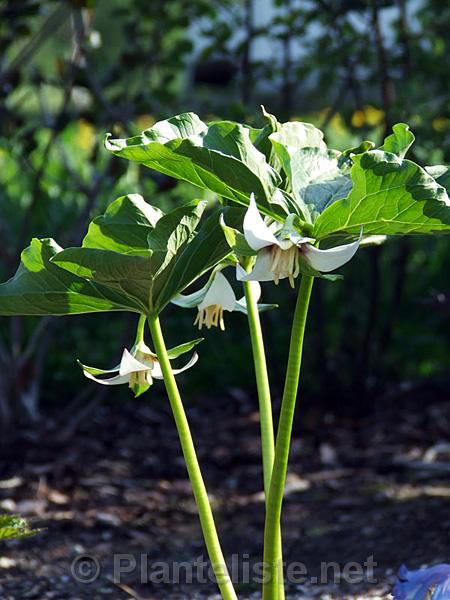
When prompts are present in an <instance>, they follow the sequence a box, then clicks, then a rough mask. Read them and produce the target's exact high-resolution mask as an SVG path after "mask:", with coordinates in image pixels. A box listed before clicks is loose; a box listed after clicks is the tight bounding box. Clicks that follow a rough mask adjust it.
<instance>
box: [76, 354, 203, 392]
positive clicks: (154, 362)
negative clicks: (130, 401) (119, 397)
mask: <svg viewBox="0 0 450 600" xmlns="http://www.w3.org/2000/svg"><path fill="white" fill-rule="evenodd" d="M197 360H198V355H197V353H196V352H194V354H193V355H192V358H191V359H190V360H189V362H188V363H187V364H186V365H185V366H184V367H182V368H181V369H173V374H174V375H177V374H178V373H182V372H183V371H186V369H189V368H190V367H192V366H193V365H194V364H195V363H196V362H197ZM78 362H79V361H78ZM79 365H80V367H81V368H82V369H83V373H84V375H85V376H86V377H87V378H88V379H92V380H93V381H95V382H97V383H100V384H101V385H122V384H126V383H127V384H128V387H130V388H131V389H132V390H133V391H134V392H135V394H136V395H140V394H142V393H143V392H144V391H146V390H147V389H148V388H149V387H150V386H151V385H152V383H153V379H164V377H163V374H162V371H161V366H160V364H159V361H158V359H157V357H156V354H154V353H153V352H152V351H151V350H150V348H149V347H148V346H147V345H146V344H145V343H144V342H138V343H137V344H136V345H135V346H133V348H132V349H131V352H129V351H128V350H127V349H126V348H125V349H124V351H123V354H122V359H121V361H120V364H118V365H117V366H116V367H114V368H112V369H97V368H95V367H88V366H86V365H83V364H82V363H80V362H79ZM109 374H112V375H113V376H112V377H108V378H103V379H102V378H99V377H96V376H97V375H109Z"/></svg>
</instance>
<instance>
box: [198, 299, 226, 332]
mask: <svg viewBox="0 0 450 600" xmlns="http://www.w3.org/2000/svg"><path fill="white" fill-rule="evenodd" d="M194 325H197V326H198V328H199V329H201V328H202V327H203V325H205V327H207V329H211V327H220V329H221V330H222V331H225V323H224V320H223V307H222V306H220V304H211V305H210V306H206V307H205V308H202V309H199V311H198V314H197V316H196V318H195V321H194Z"/></svg>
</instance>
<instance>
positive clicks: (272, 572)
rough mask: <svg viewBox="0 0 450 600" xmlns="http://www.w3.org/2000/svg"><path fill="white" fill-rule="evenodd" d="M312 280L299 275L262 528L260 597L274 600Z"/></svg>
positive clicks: (279, 568)
mask: <svg viewBox="0 0 450 600" xmlns="http://www.w3.org/2000/svg"><path fill="white" fill-rule="evenodd" d="M313 283H314V277H310V276H308V275H303V276H302V281H301V284H300V289H299V292H298V297H297V303H296V307H295V312H294V320H293V325H292V332H291V341H290V345H289V358H288V365H287V370H286V380H285V385H284V391H283V399H282V402H281V411H280V420H279V424H278V431H277V438H276V444H275V457H274V465H273V471H272V477H271V481H270V487H269V496H268V499H267V503H266V522H265V528H264V565H265V569H266V573H265V575H266V576H265V578H264V579H265V580H264V584H263V600H274V599H275V598H277V581H278V573H279V571H280V570H281V569H282V565H281V563H280V560H279V556H278V536H279V530H280V519H281V508H282V504H283V492H284V486H285V482H286V473H287V466H288V460H289V450H290V445H291V436H292V424H293V420H294V412H295V403H296V400H297V391H298V382H299V378H300V367H301V362H302V351H303V338H304V335H305V327H306V318H307V315H308V307H309V301H310V298H311V291H312V286H313Z"/></svg>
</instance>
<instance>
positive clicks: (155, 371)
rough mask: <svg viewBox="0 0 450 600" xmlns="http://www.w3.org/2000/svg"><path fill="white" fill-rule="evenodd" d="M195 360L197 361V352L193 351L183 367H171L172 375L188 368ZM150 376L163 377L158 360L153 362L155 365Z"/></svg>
mask: <svg viewBox="0 0 450 600" xmlns="http://www.w3.org/2000/svg"><path fill="white" fill-rule="evenodd" d="M197 361H198V354H197V352H194V354H193V355H192V356H191V359H190V361H189V362H188V363H186V364H185V365H184V367H181V369H172V373H173V374H174V375H178V373H182V372H183V371H186V370H187V369H190V368H191V367H192V366H194V365H195V363H196V362H197ZM152 377H153V378H154V379H164V376H163V374H162V371H161V365H160V364H159V362H155V365H154V367H153V370H152Z"/></svg>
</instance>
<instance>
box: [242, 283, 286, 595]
mask: <svg viewBox="0 0 450 600" xmlns="http://www.w3.org/2000/svg"><path fill="white" fill-rule="evenodd" d="M256 286H257V284H256V285H255V282H253V281H244V292H245V300H246V303H247V315H248V324H249V329H250V339H251V343H252V353H253V363H254V366H255V376H256V387H257V389H258V400H259V418H260V426H261V449H262V462H263V476H264V492H265V496H266V502H267V499H268V496H269V488H270V479H271V477H272V469H273V460H274V456H275V440H274V432H273V415H272V400H271V397H270V385H269V375H268V373H267V361H266V353H265V350H264V339H263V334H262V329H261V321H260V318H259V311H258V300H257V294H256V289H255V288H256ZM277 544H278V552H277V563H279V564H280V563H281V564H282V562H283V558H282V539H281V528H279V532H278V541H277ZM279 574H280V577H279V578H278V579H279V581H278V583H277V586H278V596H277V598H278V600H284V582H283V572H282V569H281V572H280V573H279Z"/></svg>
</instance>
